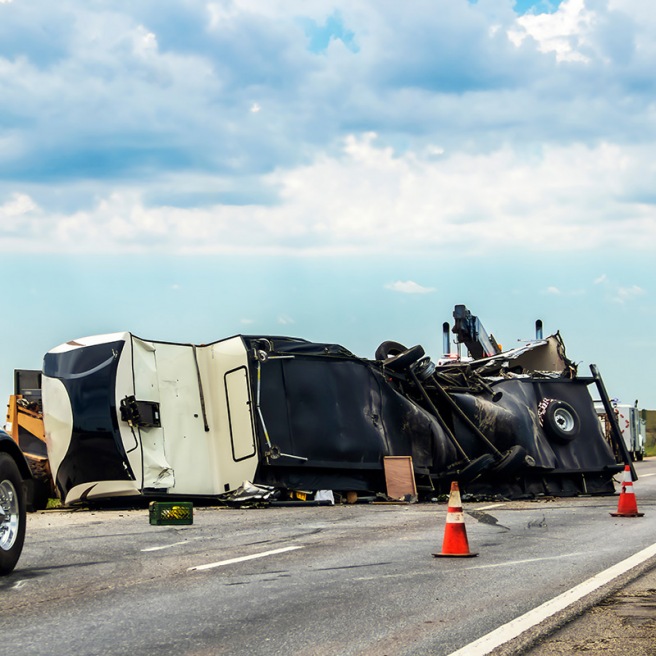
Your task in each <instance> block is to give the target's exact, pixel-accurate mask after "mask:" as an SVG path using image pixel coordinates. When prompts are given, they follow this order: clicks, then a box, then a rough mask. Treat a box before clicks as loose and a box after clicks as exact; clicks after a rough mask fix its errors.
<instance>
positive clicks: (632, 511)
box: [611, 465, 645, 517]
mask: <svg viewBox="0 0 656 656" xmlns="http://www.w3.org/2000/svg"><path fill="white" fill-rule="evenodd" d="M644 514H645V513H641V512H638V504H637V502H636V498H635V492H634V491H633V480H632V478H631V467H629V465H626V466H625V467H624V476H623V479H622V491H621V492H620V500H619V502H618V504H617V512H614V513H611V515H612V516H613V517H643V516H644Z"/></svg>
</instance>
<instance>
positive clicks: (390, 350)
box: [374, 342, 407, 360]
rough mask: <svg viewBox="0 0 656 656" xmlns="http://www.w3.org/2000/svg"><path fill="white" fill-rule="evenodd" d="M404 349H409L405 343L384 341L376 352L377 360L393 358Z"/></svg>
mask: <svg viewBox="0 0 656 656" xmlns="http://www.w3.org/2000/svg"><path fill="white" fill-rule="evenodd" d="M403 351H407V349H406V347H405V346H403V344H399V343H398V342H383V343H382V344H381V345H380V346H379V347H378V348H377V349H376V353H375V356H374V357H375V359H376V360H387V358H392V357H394V356H395V355H400V354H401V353H403Z"/></svg>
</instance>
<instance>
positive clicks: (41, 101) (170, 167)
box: [0, 0, 656, 409]
mask: <svg viewBox="0 0 656 656" xmlns="http://www.w3.org/2000/svg"><path fill="white" fill-rule="evenodd" d="M650 4H651V3H649V2H644V0H562V1H561V2H557V1H555V0H539V1H530V0H518V1H515V0H408V1H407V2H403V3H399V2H398V1H396V0H395V1H392V0H313V2H307V1H304V0H267V2H262V1H261V0H225V1H224V0H180V1H179V2H174V3H162V2H161V1H160V0H140V1H139V2H135V3H126V2H119V1H117V0H87V1H86V2H84V3H80V2H77V1H73V0H58V1H57V2H51V1H50V0H0V274H1V278H0V279H1V280H2V283H1V284H2V302H3V309H4V312H3V320H2V322H0V340H1V343H2V345H3V347H2V349H0V372H1V373H0V397H2V398H6V397H7V396H8V395H9V394H10V393H11V392H12V386H13V370H14V369H20V368H25V369H40V368H41V365H42V361H43V356H44V354H45V353H46V352H47V351H48V350H50V349H52V348H54V347H55V346H57V345H59V344H61V343H63V342H66V341H69V340H71V339H75V338H79V337H84V336H88V335H97V334H104V333H111V332H116V331H129V332H132V333H133V334H135V335H137V336H139V337H142V338H144V339H152V340H161V341H175V342H185V343H189V342H192V343H197V344H200V343H208V342H212V341H216V340H219V339H223V338H226V337H230V336H232V335H235V334H251V335H252V334H257V335H288V336H293V337H301V338H305V339H308V340H311V341H317V342H330V343H339V344H342V345H343V346H345V347H346V348H348V349H349V350H351V351H352V352H353V353H355V354H356V355H359V356H362V357H370V358H373V357H374V352H375V350H376V347H377V346H378V345H379V344H380V343H381V342H382V341H384V340H394V341H397V342H401V343H402V344H405V345H406V346H412V345H415V344H421V345H422V346H423V347H424V349H425V350H426V352H427V353H428V354H429V355H432V356H433V357H434V358H435V359H437V358H439V357H441V356H442V352H443V348H442V347H443V343H442V323H443V322H445V321H452V313H453V308H454V305H455V304H465V305H466V306H467V307H468V308H469V309H470V310H471V312H472V313H473V314H475V315H476V316H478V317H479V318H480V319H481V321H482V323H483V325H484V326H485V329H486V330H487V332H488V333H493V334H494V336H495V338H496V339H497V341H499V342H500V343H501V345H502V346H503V348H504V349H506V348H512V347H514V346H517V345H519V344H520V343H521V342H522V341H525V340H530V339H532V338H533V337H534V336H535V328H534V326H535V321H536V320H537V319H540V320H542V322H543V324H544V332H545V334H552V333H555V332H556V331H560V334H561V335H562V337H563V339H564V342H565V345H566V348H567V355H568V356H569V358H570V359H572V360H573V361H574V362H576V363H577V364H578V365H579V373H580V374H583V375H589V372H590V370H589V365H590V364H591V363H592V364H596V365H597V366H598V368H599V371H600V373H601V375H602V377H603V380H604V383H605V386H606V388H607V390H608V393H609V395H610V396H612V397H613V398H617V399H619V400H620V401H622V402H625V403H633V402H634V401H635V400H638V401H639V405H640V407H643V408H647V409H656V383H654V373H653V372H654V371H656V348H654V346H655V339H656V331H655V330H654V326H655V325H656V304H655V294H656V264H655V262H656V258H655V257H654V252H655V250H656V209H655V203H656V184H655V183H656V179H655V177H656V163H655V162H654V152H655V151H656V148H655V146H656V77H654V70H656V15H654V12H652V11H651V8H650ZM452 349H453V350H455V346H452ZM593 395H594V394H593Z"/></svg>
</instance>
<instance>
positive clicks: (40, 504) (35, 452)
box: [5, 369, 56, 510]
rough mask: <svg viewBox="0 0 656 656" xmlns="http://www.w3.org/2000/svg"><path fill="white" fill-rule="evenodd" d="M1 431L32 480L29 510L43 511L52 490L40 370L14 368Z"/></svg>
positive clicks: (51, 494)
mask: <svg viewBox="0 0 656 656" xmlns="http://www.w3.org/2000/svg"><path fill="white" fill-rule="evenodd" d="M5 431H6V432H7V433H8V434H9V436H10V437H11V438H12V439H13V441H14V442H16V444H17V445H18V446H19V447H20V450H21V451H22V452H23V455H24V456H25V459H26V460H27V463H28V465H29V468H30V472H31V474H32V479H33V498H32V506H33V509H34V510H43V509H44V508H46V506H47V505H48V499H50V498H54V497H56V492H55V488H54V485H53V480H52V474H51V471H50V465H49V463H48V453H47V449H46V440H45V431H44V428H43V406H42V404H41V372H40V371H35V370H31V369H16V370H15V371H14V394H12V395H11V396H10V397H9V403H8V404H7V420H6V423H5Z"/></svg>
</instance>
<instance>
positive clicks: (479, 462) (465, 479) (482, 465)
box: [458, 453, 494, 483]
mask: <svg viewBox="0 0 656 656" xmlns="http://www.w3.org/2000/svg"><path fill="white" fill-rule="evenodd" d="M493 464H494V457H493V456H492V454H490V453H484V454H483V455H482V456H479V457H478V458H474V460H471V461H470V462H469V463H468V464H467V466H466V467H465V468H464V469H461V470H460V471H459V472H458V480H459V481H461V482H462V483H470V482H471V481H473V480H474V479H475V478H477V477H478V476H480V475H481V474H482V473H483V472H484V471H485V470H486V469H489V468H490V466H491V465H493Z"/></svg>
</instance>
